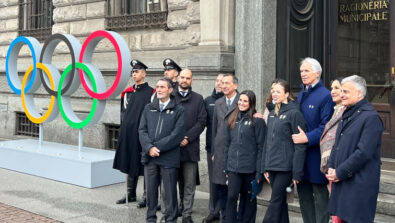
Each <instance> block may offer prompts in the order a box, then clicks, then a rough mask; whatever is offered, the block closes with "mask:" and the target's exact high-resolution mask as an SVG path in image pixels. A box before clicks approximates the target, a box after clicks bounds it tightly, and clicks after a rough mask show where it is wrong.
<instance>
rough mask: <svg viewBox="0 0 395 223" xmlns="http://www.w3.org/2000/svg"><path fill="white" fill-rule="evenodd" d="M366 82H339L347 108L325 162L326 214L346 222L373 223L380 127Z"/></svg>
mask: <svg viewBox="0 0 395 223" xmlns="http://www.w3.org/2000/svg"><path fill="white" fill-rule="evenodd" d="M365 96H366V81H365V80H364V79H363V78H362V77H360V76H357V75H353V76H350V77H347V78H345V79H343V80H342V93H341V98H342V104H343V105H344V106H346V107H347V109H346V110H345V111H344V113H343V116H342V119H341V121H340V123H339V126H338V129H337V132H336V141H335V145H334V146H333V149H332V152H331V156H330V158H329V161H328V168H329V169H328V173H327V175H326V176H327V178H328V179H329V180H331V181H333V183H332V191H331V196H330V200H329V208H328V210H329V213H330V214H331V215H335V216H338V217H340V218H341V219H342V220H344V221H346V222H349V223H354V222H355V223H356V222H358V223H362V222H373V221H374V216H375V212H376V206H377V196H378V193H379V184H380V167H381V161H380V151H381V136H382V133H383V124H382V121H381V119H380V117H379V115H378V113H377V112H376V111H375V110H374V108H373V106H372V105H371V104H370V103H368V102H367V100H366V98H365Z"/></svg>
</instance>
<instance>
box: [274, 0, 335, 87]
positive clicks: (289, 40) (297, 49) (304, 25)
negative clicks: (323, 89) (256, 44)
mask: <svg viewBox="0 0 395 223" xmlns="http://www.w3.org/2000/svg"><path fill="white" fill-rule="evenodd" d="M331 2H332V1H330V0H284V1H277V61H276V72H277V77H279V78H283V79H285V80H288V81H289V82H290V85H291V89H292V91H293V92H298V91H299V90H300V83H301V79H300V72H299V63H300V61H301V59H303V58H305V57H313V58H315V59H317V60H318V61H319V62H320V63H321V64H322V69H323V75H322V79H323V80H324V83H325V84H328V83H329V80H330V78H331V76H332V75H331V73H332V72H331V69H332V67H333V66H331V63H332V61H331V60H332V59H331V49H330V48H331V44H330V42H331V39H332V38H333V37H332V36H331V35H330V34H331V33H333V32H331V29H332V27H331V25H330V24H331V22H329V14H330V13H331V10H333V9H332V8H331V5H330V3H331Z"/></svg>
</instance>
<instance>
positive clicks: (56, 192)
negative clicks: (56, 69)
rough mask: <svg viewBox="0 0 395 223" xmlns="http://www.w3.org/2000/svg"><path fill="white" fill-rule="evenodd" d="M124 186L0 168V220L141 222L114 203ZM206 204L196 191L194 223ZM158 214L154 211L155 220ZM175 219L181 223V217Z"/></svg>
mask: <svg viewBox="0 0 395 223" xmlns="http://www.w3.org/2000/svg"><path fill="white" fill-rule="evenodd" d="M140 179H142V178H140ZM125 189H126V188H125V184H124V183H121V184H115V185H110V186H105V187H100V188H95V189H87V188H83V187H79V186H75V185H71V184H66V183H61V182H57V181H53V180H48V179H44V178H40V177H35V176H31V175H26V174H22V173H18V172H14V171H10V170H6V169H1V168H0V203H3V204H0V222H7V221H5V220H4V221H2V220H3V219H7V220H8V219H15V220H14V221H9V222H12V223H15V222H18V221H16V219H19V218H20V217H27V216H29V217H30V216H31V217H34V220H33V219H32V220H27V221H21V222H35V223H36V222H37V223H38V222H56V221H54V220H57V221H60V222H66V223H76V222H81V223H113V222H116V223H143V222H145V209H138V208H137V207H136V203H130V204H129V205H116V204H115V201H116V200H117V199H119V198H120V197H121V196H122V195H123V193H124V191H125ZM198 189H199V187H198ZM138 194H139V195H141V194H142V180H140V182H139V185H138ZM207 207H208V193H205V192H200V191H197V192H196V196H195V203H194V209H193V213H192V217H193V219H194V221H195V222H196V223H200V222H202V220H203V218H204V217H205V216H206V215H207ZM265 209H266V208H265V207H263V206H261V205H258V212H257V222H262V219H263V216H264V214H265ZM23 210H25V211H23ZM4 216H7V218H5V217H4ZM160 217H161V214H160V212H158V220H159V219H160ZM178 222H181V218H179V220H178ZM290 222H291V223H301V222H303V221H302V218H301V215H300V213H295V212H290ZM375 222H395V220H394V218H392V217H388V216H380V215H378V216H377V215H376V221H375Z"/></svg>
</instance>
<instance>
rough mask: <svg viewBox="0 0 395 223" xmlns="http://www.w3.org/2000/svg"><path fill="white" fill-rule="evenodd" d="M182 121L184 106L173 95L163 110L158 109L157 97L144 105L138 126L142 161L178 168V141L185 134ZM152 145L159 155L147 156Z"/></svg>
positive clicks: (183, 118)
mask: <svg viewBox="0 0 395 223" xmlns="http://www.w3.org/2000/svg"><path fill="white" fill-rule="evenodd" d="M184 123H185V117H184V108H183V107H182V106H181V105H179V104H177V103H176V100H175V99H174V98H173V97H172V98H171V99H170V102H169V104H168V105H167V106H166V108H165V109H164V110H163V111H160V108H159V99H155V100H154V101H153V102H152V103H150V104H148V105H146V106H145V108H144V112H143V115H142V117H141V121H140V127H139V137H140V142H141V146H142V149H143V153H144V157H143V158H144V162H145V163H148V162H153V163H154V164H156V165H160V166H164V167H174V168H179V167H180V143H181V141H182V140H183V139H184V135H185V127H184ZM152 147H157V148H158V149H159V150H160V156H158V157H150V156H149V150H150V149H151V148H152Z"/></svg>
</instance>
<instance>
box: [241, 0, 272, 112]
mask: <svg viewBox="0 0 395 223" xmlns="http://www.w3.org/2000/svg"><path fill="white" fill-rule="evenodd" d="M276 9H277V3H276V1H273V0H249V1H236V26H235V27H236V31H235V73H236V76H237V77H238V78H239V83H240V84H239V90H240V91H242V90H245V89H249V90H253V91H254V92H255V94H256V95H257V107H258V108H259V110H258V111H262V108H263V105H264V102H265V101H266V98H267V96H268V93H269V89H270V83H271V82H272V81H273V80H274V78H275V77H276V74H275V71H276V66H275V65H276V11H277V10H276Z"/></svg>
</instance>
